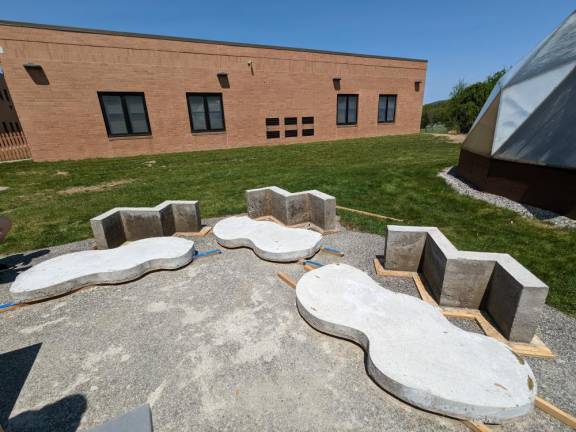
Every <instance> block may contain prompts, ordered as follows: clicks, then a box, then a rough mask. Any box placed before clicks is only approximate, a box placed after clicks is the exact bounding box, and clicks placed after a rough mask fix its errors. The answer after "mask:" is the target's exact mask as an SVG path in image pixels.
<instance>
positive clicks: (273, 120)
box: [266, 117, 280, 126]
mask: <svg viewBox="0 0 576 432" xmlns="http://www.w3.org/2000/svg"><path fill="white" fill-rule="evenodd" d="M279 125H280V119H279V118H278V117H268V118H267V119H266V126H279Z"/></svg>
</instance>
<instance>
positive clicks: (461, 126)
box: [421, 69, 506, 133]
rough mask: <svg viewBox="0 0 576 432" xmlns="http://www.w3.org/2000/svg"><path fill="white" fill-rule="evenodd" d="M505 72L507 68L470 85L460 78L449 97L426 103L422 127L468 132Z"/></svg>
mask: <svg viewBox="0 0 576 432" xmlns="http://www.w3.org/2000/svg"><path fill="white" fill-rule="evenodd" d="M505 73H506V70H505V69H502V70H499V71H498V72H496V73H493V74H492V75H490V76H488V77H487V78H486V79H485V80H484V81H480V82H477V83H474V84H470V85H467V84H466V83H465V82H464V81H462V80H460V81H459V82H458V84H456V85H455V86H454V87H453V88H452V91H451V92H450V98H449V99H447V100H442V101H438V102H433V103H429V104H426V105H424V108H423V110H422V123H421V128H422V129H435V128H441V127H444V128H445V129H447V130H454V131H456V132H458V133H468V131H469V130H470V128H471V127H472V124H473V123H474V120H475V119H476V117H477V116H478V113H479V112H480V109H481V108H482V106H483V105H484V102H486V99H488V96H489V95H490V92H491V91H492V89H493V88H494V86H495V85H496V83H497V82H498V80H500V78H501V77H502V76H503V75H504V74H505Z"/></svg>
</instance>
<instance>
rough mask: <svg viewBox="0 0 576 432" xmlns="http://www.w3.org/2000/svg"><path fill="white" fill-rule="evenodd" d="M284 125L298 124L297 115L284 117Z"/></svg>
mask: <svg viewBox="0 0 576 432" xmlns="http://www.w3.org/2000/svg"><path fill="white" fill-rule="evenodd" d="M284 124H285V125H295V124H298V117H284Z"/></svg>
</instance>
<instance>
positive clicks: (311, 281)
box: [296, 264, 536, 423]
mask: <svg viewBox="0 0 576 432" xmlns="http://www.w3.org/2000/svg"><path fill="white" fill-rule="evenodd" d="M296 297H297V304H298V309H299V311H300V314H301V315H302V317H303V318H304V319H305V320H306V321H307V322H308V323H309V324H310V325H311V326H312V327H314V328H316V329H318V330H320V331H322V332H325V333H329V334H332V335H334V336H338V337H343V338H346V339H349V340H352V341H354V342H356V343H358V344H360V345H361V346H362V347H363V348H364V350H365V351H366V352H367V354H368V356H367V357H368V362H367V363H368V366H367V369H368V373H369V374H370V376H371V377H372V378H373V379H374V381H375V382H376V383H377V384H378V385H380V386H381V387H382V388H384V389H385V390H387V391H389V392H390V393H392V394H393V395H395V396H396V397H398V398H400V399H402V400H404V401H406V402H408V403H410V404H412V405H414V406H417V407H420V408H422V409H425V410H428V411H431V412H436V413H439V414H444V415H448V416H451V417H455V418H461V419H471V420H479V421H483V422H487V423H501V422H502V421H505V420H508V419H512V418H515V417H519V416H523V415H525V414H527V413H529V412H530V411H531V410H532V409H533V404H534V397H535V395H536V382H535V379H534V375H533V374H532V370H531V369H530V367H529V366H528V364H527V363H526V362H525V361H524V360H522V359H521V358H519V357H517V356H516V355H515V354H514V353H512V351H510V349H508V347H507V346H506V345H504V344H502V343H500V342H498V341H496V340H494V339H492V338H489V337H487V336H484V335H479V334H475V333H470V332H467V331H464V330H461V329H460V328H458V327H456V326H454V325H452V324H451V323H450V322H449V321H448V320H447V319H446V318H445V317H444V316H443V315H442V313H441V311H440V309H439V308H437V307H435V306H432V305H429V304H427V303H425V302H423V301H421V300H419V299H417V298H414V297H411V296H407V295H404V294H398V293H394V292H392V291H389V290H387V289H385V288H383V287H381V286H380V285H378V284H377V283H376V282H374V281H373V280H372V279H371V278H370V277H369V276H368V275H367V274H365V273H364V272H362V271H360V270H358V269H356V268H354V267H351V266H349V265H346V264H330V265H326V266H324V267H320V268H319V269H317V270H313V271H310V272H308V273H307V274H305V275H304V276H303V277H302V278H301V279H300V281H299V282H298V285H297V287H296Z"/></svg>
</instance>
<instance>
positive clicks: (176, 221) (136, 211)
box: [90, 201, 202, 249]
mask: <svg viewBox="0 0 576 432" xmlns="http://www.w3.org/2000/svg"><path fill="white" fill-rule="evenodd" d="M90 225H91V226H92V232H93V233H94V237H95V238H96V244H97V245H98V248H99V249H109V248H114V247H117V246H120V245H121V244H123V243H124V242H126V241H134V240H140V239H144V238H149V237H162V236H171V235H173V234H175V233H177V232H197V231H199V230H200V229H201V225H202V224H201V221H200V205H199V204H198V201H164V202H163V203H162V204H159V205H157V206H156V207H117V208H113V209H112V210H109V211H107V212H105V213H102V214H101V215H98V216H96V217H94V218H92V219H91V220H90Z"/></svg>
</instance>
